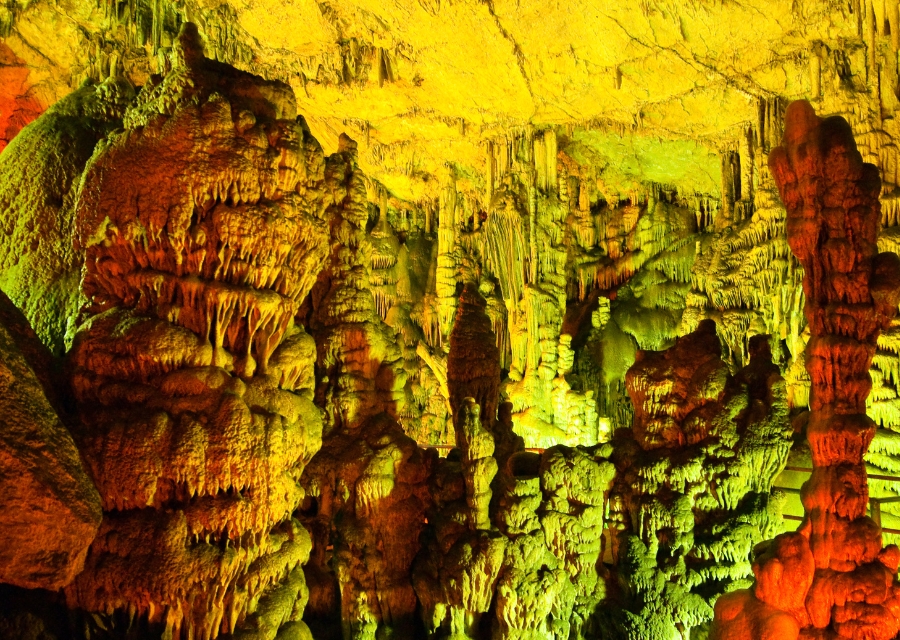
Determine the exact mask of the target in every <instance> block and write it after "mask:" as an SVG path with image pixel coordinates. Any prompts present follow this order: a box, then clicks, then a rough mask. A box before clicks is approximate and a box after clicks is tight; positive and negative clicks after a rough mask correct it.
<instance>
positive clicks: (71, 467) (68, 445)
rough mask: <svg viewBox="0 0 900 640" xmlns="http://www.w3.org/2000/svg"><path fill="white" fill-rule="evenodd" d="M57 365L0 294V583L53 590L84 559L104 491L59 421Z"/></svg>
mask: <svg viewBox="0 0 900 640" xmlns="http://www.w3.org/2000/svg"><path fill="white" fill-rule="evenodd" d="M53 367H54V363H53V361H52V360H51V357H50V354H49V353H48V352H47V350H46V347H44V346H43V345H42V344H41V343H40V342H39V341H38V339H37V337H36V336H35V334H34V332H33V331H32V330H31V329H30V327H29V326H28V322H27V321H26V320H25V318H24V317H23V316H22V314H21V312H20V311H19V310H18V309H16V308H15V306H13V304H12V302H11V301H10V300H9V298H7V297H6V296H5V295H2V294H0V374H2V375H0V379H2V382H0V384H2V385H3V394H2V396H3V400H2V403H0V412H2V414H3V428H2V429H0V536H2V537H3V540H4V544H3V546H2V548H0V582H8V583H11V584H15V585H19V586H22V587H29V588H43V589H51V590H56V589H60V588H62V587H64V586H66V585H68V584H69V583H70V582H72V580H73V579H74V578H75V576H76V575H77V574H78V572H80V571H81V569H82V567H83V566H84V561H85V556H86V555H87V550H88V545H90V543H91V541H92V540H93V539H94V536H95V535H96V534H97V529H98V527H99V526H100V497H99V496H98V495H97V490H96V489H95V488H94V485H93V483H92V482H91V480H90V478H89V477H88V475H87V473H86V472H85V469H84V466H83V464H82V461H81V457H80V456H79V454H78V450H77V449H76V448H75V443H74V442H73V441H72V436H71V435H70V434H69V431H68V429H67V428H66V426H65V425H64V424H63V422H62V421H61V420H60V415H59V413H58V411H59V409H60V405H59V403H58V400H59V399H58V396H57V395H56V387H55V384H56V383H57V382H58V378H57V377H56V376H55V375H54V370H53Z"/></svg>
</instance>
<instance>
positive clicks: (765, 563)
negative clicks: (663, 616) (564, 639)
mask: <svg viewBox="0 0 900 640" xmlns="http://www.w3.org/2000/svg"><path fill="white" fill-rule="evenodd" d="M769 165H770V167H771V170H772V174H773V176H774V178H775V181H776V182H777V184H778V188H779V190H780V192H781V198H782V200H783V201H784V204H785V207H786V208H787V212H788V219H787V233H788V242H789V243H790V246H791V250H792V251H793V252H794V254H795V255H796V256H797V258H798V259H799V260H800V262H801V264H802V265H803V268H804V270H805V276H804V279H803V290H804V293H805V295H806V307H805V313H806V319H807V321H808V322H809V326H810V333H811V338H810V341H809V344H808V346H807V350H806V366H807V370H808V371H809V374H810V377H811V379H812V390H811V394H810V419H809V426H808V428H807V438H808V440H809V445H810V449H811V452H812V460H813V467H814V468H813V472H812V476H811V477H810V479H809V481H808V482H807V483H806V484H805V485H804V487H803V490H802V493H801V497H802V501H803V506H804V510H805V513H806V517H805V519H804V521H803V523H802V525H801V526H800V528H799V530H798V532H797V533H790V534H784V535H782V536H779V537H778V538H776V539H775V540H774V541H773V542H771V543H770V544H769V545H768V547H767V548H766V549H765V551H764V552H763V553H762V554H761V555H759V557H758V558H757V559H756V562H755V564H754V572H755V573H756V586H755V587H754V589H753V590H752V591H739V592H736V593H733V594H730V595H728V596H725V597H723V598H721V599H720V600H719V602H718V603H717V605H716V625H715V627H714V630H713V632H712V634H711V638H714V639H716V640H736V639H744V638H748V639H749V638H776V637H777V638H783V639H785V640H790V639H792V638H798V637H800V638H810V639H811V638H852V639H853V640H889V639H890V638H894V637H895V636H896V635H897V633H898V631H900V583H898V582H897V565H898V561H900V551H898V549H897V547H896V546H894V545H888V546H887V547H883V546H882V542H881V531H880V528H879V527H878V526H877V525H876V524H875V522H874V521H872V520H871V519H870V518H869V517H868V516H867V515H866V508H867V504H868V484H867V478H866V469H865V465H864V463H863V454H864V453H865V452H866V449H867V448H868V446H869V443H870V442H871V440H872V437H873V435H874V432H875V424H874V423H873V422H872V420H871V419H870V418H869V417H868V416H866V413H865V412H866V397H867V396H868V394H869V390H870V389H871V385H872V383H871V380H870V378H869V374H868V370H869V366H870V365H871V362H872V357H873V355H874V353H875V346H876V340H877V338H878V335H879V333H880V332H881V331H882V330H883V329H885V328H887V326H888V325H889V323H890V320H891V318H892V317H893V316H894V314H895V313H896V310H897V303H898V299H900V260H898V258H897V256H895V255H892V254H884V253H882V254H879V253H877V247H876V240H877V235H878V229H879V226H880V220H881V211H880V209H881V207H880V204H879V201H878V195H879V192H880V189H881V181H880V179H879V177H878V171H877V169H876V168H875V167H874V166H873V165H870V164H864V163H863V162H862V159H861V157H860V154H859V152H858V151H857V148H856V143H855V142H854V139H853V134H852V132H851V131H850V126H849V125H848V124H847V122H846V121H845V120H844V119H843V118H840V117H831V118H826V119H820V118H819V117H817V116H816V114H815V112H814V111H813V109H812V107H811V106H810V105H809V103H807V102H805V101H801V102H795V103H793V104H791V106H790V107H788V110H787V112H786V114H785V132H784V139H783V142H782V146H781V147H778V148H777V149H775V150H773V151H772V153H771V155H770V156H769Z"/></svg>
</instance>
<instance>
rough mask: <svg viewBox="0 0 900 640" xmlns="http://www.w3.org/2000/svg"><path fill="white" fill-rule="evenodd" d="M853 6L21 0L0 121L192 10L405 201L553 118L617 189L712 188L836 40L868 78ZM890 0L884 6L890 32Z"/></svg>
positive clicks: (805, 90) (213, 50)
mask: <svg viewBox="0 0 900 640" xmlns="http://www.w3.org/2000/svg"><path fill="white" fill-rule="evenodd" d="M858 5H859V3H858V2H849V3H848V2H830V1H827V2H821V1H818V2H813V1H810V0H806V1H792V2H787V1H770V0H751V1H748V2H731V1H724V2H722V1H693V2H692V1H679V2H674V1H667V2H654V1H650V0H647V1H641V2H589V1H583V0H582V1H579V0H576V1H573V2H565V3H547V2H544V1H543V0H515V1H511V0H510V1H507V0H493V1H487V2H474V1H473V2H455V1H454V2H449V1H447V0H443V1H442V0H415V1H414V0H399V1H395V2H381V1H378V0H376V1H369V2H349V1H330V2H314V1H312V0H289V1H287V2H274V1H272V0H233V1H231V2H215V1H210V0H187V1H186V2H169V0H160V1H158V2H152V3H149V4H148V5H144V4H141V0H130V1H127V2H124V1H123V2H119V3H118V4H117V6H115V7H113V6H112V5H111V4H110V3H109V2H107V1H106V0H103V1H102V2H100V3H99V4H95V3H94V2H93V1H91V0H58V1H57V0H35V1H33V2H12V3H11V4H8V5H7V7H6V8H5V9H2V8H0V24H2V25H4V26H5V31H7V32H8V36H7V37H6V38H5V39H4V40H3V44H2V45H0V47H2V49H0V54H2V55H3V58H4V60H3V66H2V67H0V81H2V82H3V86H4V91H3V93H4V94H7V96H16V97H15V98H14V99H13V100H14V101H15V103H14V104H11V105H9V106H8V107H7V109H6V111H7V114H6V120H7V122H6V123H0V125H2V124H6V128H7V129H11V130H13V131H14V130H15V126H16V121H23V120H24V121H27V120H29V119H32V118H33V117H34V115H36V114H37V113H39V112H40V111H42V110H43V109H45V108H46V107H47V106H49V105H50V104H52V103H53V102H55V101H56V100H58V99H59V98H61V97H62V96H64V95H66V94H67V93H68V92H70V91H71V90H73V89H74V88H76V87H77V86H78V85H79V83H80V82H81V81H83V80H84V79H85V78H92V79H94V80H101V79H102V78H104V77H106V76H107V75H109V73H110V67H111V66H112V67H113V68H114V70H116V71H120V72H124V74H125V75H126V76H127V77H128V78H129V80H130V81H131V82H132V83H133V84H134V85H136V86H140V85H143V84H144V83H145V82H146V80H147V77H148V75H149V74H150V73H153V72H156V71H160V70H161V69H159V65H160V63H161V62H160V61H161V60H163V59H164V58H163V56H161V55H159V52H160V50H162V51H165V50H167V48H168V47H170V46H171V44H172V39H173V37H174V34H175V33H177V26H178V24H179V23H180V22H182V21H184V20H191V21H194V22H196V23H197V24H198V25H199V28H200V32H201V35H202V36H203V38H204V41H205V46H206V53H207V55H209V56H210V57H215V58H217V59H219V60H221V61H223V62H227V63H229V64H232V65H234V66H236V67H238V68H240V69H243V70H247V71H250V72H252V73H254V74H258V75H261V76H263V77H266V78H269V79H278V80H282V81H285V82H287V83H288V84H290V86H291V87H292V88H293V90H294V93H295V95H296V99H297V104H298V111H299V113H301V114H303V115H304V116H305V118H306V120H307V122H308V124H309V126H310V128H311V130H312V132H313V134H314V135H315V136H316V138H317V139H318V140H319V141H320V142H321V144H322V145H323V147H324V148H325V150H326V152H333V151H334V150H335V149H336V148H337V142H338V136H339V135H340V134H341V133H343V132H346V133H347V134H348V135H350V136H351V137H352V138H353V139H355V140H356V141H357V143H358V144H359V146H360V166H361V167H362V168H363V169H364V170H365V171H366V173H367V174H368V175H369V176H370V177H371V178H372V179H374V180H376V181H377V182H379V183H380V184H381V185H383V186H384V187H385V188H386V189H387V191H388V192H389V193H390V194H391V195H392V196H395V197H397V198H399V199H401V200H405V201H410V202H421V201H423V200H426V199H429V198H434V197H435V196H436V195H437V193H438V190H439V186H438V185H439V184H440V178H441V176H442V175H445V174H446V173H447V172H448V170H449V171H450V172H452V173H453V175H454V176H455V177H456V178H457V179H458V180H459V182H460V185H459V188H460V189H461V190H463V191H469V192H471V193H472V194H473V195H474V194H481V193H483V192H484V182H485V177H484V176H485V173H486V158H487V153H486V145H487V143H488V141H497V140H502V139H505V138H507V137H509V136H514V135H515V134H516V132H521V131H525V130H527V129H528V128H547V127H553V128H556V129H557V130H558V133H559V135H560V136H561V140H560V148H561V149H563V150H564V151H567V152H569V151H570V152H571V154H572V155H573V156H575V157H576V158H577V159H587V160H590V161H591V163H592V164H593V165H594V166H596V167H600V170H599V171H598V180H599V182H600V184H598V188H599V191H600V192H601V193H602V194H605V195H606V197H607V199H609V197H610V196H612V197H615V196H616V195H622V196H626V197H627V195H628V194H629V193H630V192H632V191H634V190H635V189H636V188H639V187H640V186H641V185H646V184H663V185H670V186H672V187H674V188H676V189H679V190H680V191H681V192H683V193H691V192H696V193H703V194H707V195H710V196H717V195H719V190H720V182H721V176H720V163H719V160H718V157H717V155H718V154H717V152H718V151H719V150H721V148H722V147H723V146H727V145H730V144H734V143H735V141H736V140H737V139H738V138H739V136H740V133H739V132H740V130H741V129H742V127H747V126H748V125H749V124H751V123H754V122H756V121H757V120H758V119H759V112H760V109H759V101H760V100H765V99H772V98H778V97H781V98H788V99H791V98H796V97H800V96H804V95H808V94H809V92H810V90H811V82H812V80H811V78H812V71H811V69H813V68H815V69H818V67H820V66H824V65H826V64H827V60H828V59H829V57H834V56H835V55H837V54H840V55H841V56H843V57H847V58H848V59H849V66H850V73H852V74H857V75H859V74H862V75H863V76H865V75H866V73H867V71H866V64H865V49H864V47H862V42H863V37H864V31H865V28H864V27H865V25H863V22H864V21H865V19H866V18H865V11H864V9H861V7H860V6H858ZM884 6H885V5H884V3H875V4H874V7H873V11H874V12H875V14H876V15H874V16H873V18H874V22H875V24H876V27H875V28H876V30H878V31H879V32H885V31H886V30H889V26H888V27H885V26H883V25H885V24H886V23H887V24H888V25H889V24H890V19H891V16H889V15H887V14H886V13H885V11H886V10H885V8H884ZM888 6H890V3H888ZM887 11H888V13H889V12H890V10H887ZM878 25H882V27H881V29H879V28H878ZM812 58H817V59H821V61H819V62H814V61H813V60H812ZM862 81H863V82H865V78H863V80H862ZM851 84H852V80H851ZM5 100H6V101H7V102H10V101H11V99H10V98H9V97H7V98H5ZM3 107H4V105H2V104H0V112H2V111H3V110H4V109H3ZM10 112H12V115H11V116H10ZM30 114H34V115H31V117H30V118H29V115H30ZM0 118H3V116H2V115H0ZM10 118H12V120H13V122H12V123H9V122H8V120H9V119H10ZM0 137H3V136H2V135H0ZM9 137H10V136H9V135H8V134H7V136H6V138H7V139H8V138H9ZM485 207H486V205H485Z"/></svg>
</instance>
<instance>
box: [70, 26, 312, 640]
mask: <svg viewBox="0 0 900 640" xmlns="http://www.w3.org/2000/svg"><path fill="white" fill-rule="evenodd" d="M160 113H163V114H165V115H160ZM293 117H294V112H293V105H292V101H291V100H290V99H289V97H288V94H287V93H286V91H285V88H284V87H283V86H281V85H278V84H276V83H267V82H265V81H263V80H261V79H258V78H255V77H253V76H250V75H247V74H243V73H241V72H238V71H236V70H233V69H230V68H227V67H222V66H218V65H215V64H213V63H211V62H209V61H208V60H206V59H205V58H204V57H203V54H202V49H201V48H200V45H199V41H198V38H197V34H196V30H195V29H194V28H193V26H192V25H187V26H186V27H185V29H184V30H183V31H182V34H181V36H180V39H179V42H178V45H177V46H176V47H175V49H174V50H173V53H172V70H171V71H170V72H169V74H167V75H166V76H165V78H162V79H160V80H159V81H157V83H156V84H154V85H150V86H147V87H145V88H144V90H143V91H142V92H141V93H140V94H139V95H138V97H137V99H136V101H135V103H133V104H132V105H131V106H130V107H129V108H128V110H127V111H126V113H125V126H126V131H125V132H122V133H120V134H117V135H113V136H111V137H110V138H109V139H108V140H107V142H106V144H105V145H104V146H103V147H102V152H101V153H97V154H95V155H94V157H93V158H92V159H91V162H90V163H89V166H88V168H87V170H86V172H85V175H84V177H83V178H82V183H81V190H80V192H79V196H78V204H77V207H76V221H75V226H76V233H77V239H78V247H79V248H80V249H81V250H82V251H83V252H84V255H85V276H84V279H83V284H82V287H83V292H84V294H85V295H86V296H87V297H88V300H89V306H88V308H87V319H86V322H85V323H84V324H83V325H82V326H81V327H80V328H79V331H78V333H77V335H76V336H75V343H74V347H73V350H72V353H71V356H70V359H71V365H72V369H73V380H72V384H73V387H74V393H75V399H76V401H77V403H78V417H79V421H80V424H79V425H78V428H76V429H75V438H76V441H77V442H78V445H79V448H80V451H81V453H82V455H83V456H84V459H85V462H86V464H87V467H88V470H89V472H90V474H91V476H92V478H93V480H94V482H95V483H96V484H97V487H98V489H99V492H100V499H101V503H102V505H103V509H104V511H105V514H106V515H105V518H104V521H103V524H102V526H101V528H100V531H99V534H98V536H97V538H96V539H95V540H94V542H93V544H92V545H91V548H90V551H89V553H88V558H87V562H86V566H85V570H84V572H83V573H81V574H80V575H79V576H78V577H77V578H76V580H75V582H74V583H73V584H72V585H71V586H70V587H69V588H68V589H67V590H66V597H67V600H68V601H69V603H70V604H71V605H72V606H76V607H79V608H82V609H84V610H86V611H89V612H93V618H92V621H93V623H92V624H94V625H95V626H96V627H97V628H98V629H103V628H116V627H117V626H118V625H119V624H121V619H120V618H117V617H116V612H126V611H129V612H131V616H132V617H134V616H135V615H138V617H139V619H140V622H139V625H144V626H145V627H147V628H152V627H153V626H155V625H160V626H163V627H164V628H165V633H166V634H167V636H168V637H172V638H178V637H203V638H214V637H217V636H219V634H220V633H223V632H224V633H232V634H233V636H234V637H247V638H250V637H253V638H266V639H269V640H273V639H274V638H275V636H276V635H277V634H279V629H281V628H282V627H291V628H295V629H302V628H305V627H304V625H303V623H302V622H301V617H302V613H303V611H302V606H298V607H295V606H294V601H295V596H296V594H297V593H299V592H301V591H304V590H305V586H303V576H302V570H300V569H298V565H300V564H302V563H304V562H305V561H306V559H307V557H308V556H309V552H310V538H309V534H308V533H307V532H306V530H305V529H303V527H302V526H300V524H299V523H298V522H297V520H296V519H294V518H293V515H292V514H293V512H294V510H295V509H296V508H297V507H298V506H299V505H300V503H301V502H302V500H303V490H302V489H301V487H300V486H299V484H298V483H297V479H298V478H299V476H300V474H301V473H302V471H303V468H304V466H305V465H306V463H307V462H309V459H310V458H311V457H312V455H313V454H314V453H315V451H316V450H317V449H318V448H319V445H320V437H321V436H320V434H321V425H322V419H321V412H320V410H319V409H318V408H317V407H315V406H314V405H313V403H312V399H311V396H312V385H311V382H312V380H313V377H312V375H311V371H307V370H311V368H312V364H313V363H312V361H311V360H310V359H308V358H307V359H306V360H305V361H296V360H293V359H292V358H285V357H284V353H283V350H285V349H291V350H293V351H292V355H293V356H302V355H304V354H306V355H307V356H309V355H311V353H312V350H311V349H308V348H300V347H299V345H303V344H307V345H308V341H309V337H308V336H306V335H305V334H304V333H303V331H302V329H299V328H297V327H295V326H294V323H293V314H294V309H295V304H296V300H297V299H298V298H299V297H302V296H305V294H306V292H307V291H308V289H309V287H310V286H311V285H312V281H311V279H310V278H309V274H308V273H307V272H306V271H307V269H312V270H313V271H315V270H318V269H319V268H320V267H321V264H322V258H323V256H324V246H322V245H323V244H324V243H323V240H324V238H322V237H321V235H317V233H316V231H315V229H316V227H317V226H318V225H319V224H320V223H321V220H322V214H323V207H322V206H321V205H316V204H315V203H316V202H317V201H318V202H321V201H322V200H323V199H324V190H323V186H324V185H323V183H324V176H323V175H322V172H321V167H322V154H321V150H320V149H319V148H318V147H317V145H315V143H314V142H312V141H311V140H310V138H309V134H308V132H307V131H306V130H304V128H303V127H302V126H301V125H300V124H299V123H297V122H296V121H295V120H294V119H293ZM151 120H152V122H151ZM204 131H205V132H207V133H205V134H204V133H203V132H204ZM217 159H218V163H217V162H216V160H217ZM136 170H139V171H140V178H137V176H136V175H135V173H134V172H135V171H136ZM298 190H299V191H301V192H302V193H303V196H302V197H301V196H300V195H299V194H298V193H297V192H298ZM302 211H308V212H310V213H302ZM164 229H165V233H163V230H164ZM289 594H294V596H291V595H289ZM283 598H289V599H290V601H291V604H290V606H285V605H283V604H277V603H278V602H279V601H280V600H281V599H283ZM271 607H280V608H281V610H282V612H281V613H280V614H278V615H272V614H270V613H269V610H270V608H271ZM129 624H130V623H129ZM251 629H255V631H251Z"/></svg>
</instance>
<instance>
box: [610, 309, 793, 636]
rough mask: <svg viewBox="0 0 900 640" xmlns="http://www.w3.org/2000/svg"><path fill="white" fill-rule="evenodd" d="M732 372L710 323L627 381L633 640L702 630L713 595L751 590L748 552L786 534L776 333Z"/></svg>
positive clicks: (622, 550)
mask: <svg viewBox="0 0 900 640" xmlns="http://www.w3.org/2000/svg"><path fill="white" fill-rule="evenodd" d="M750 350H751V357H750V362H749V364H748V365H747V366H746V367H744V368H743V369H742V370H741V371H739V372H738V373H737V375H735V376H732V375H730V374H729V372H728V367H727V366H726V364H725V363H724V362H723V361H722V359H721V357H720V356H721V347H720V343H719V338H718V337H717V336H716V330H715V324H714V323H713V322H712V321H711V320H705V321H703V322H701V323H700V325H699V327H698V328H697V330H696V331H694V332H693V333H690V334H688V335H686V336H684V337H681V338H678V340H677V341H676V342H675V345H674V346H673V347H672V348H671V349H668V350H666V351H660V352H640V353H639V354H638V358H637V362H636V363H635V364H634V366H633V367H631V369H629V370H628V374H627V375H626V386H627V389H628V393H629V395H630V396H631V398H632V401H633V402H634V409H635V419H634V426H633V429H632V430H631V431H626V430H622V431H620V432H619V433H618V434H617V437H616V439H614V440H613V446H614V450H615V453H614V457H613V459H614V460H615V462H616V466H617V476H616V482H615V488H614V490H613V497H612V500H613V504H614V505H617V507H618V508H617V511H619V514H618V515H619V519H620V521H619V528H620V529H622V531H621V532H620V533H619V536H618V540H617V547H618V551H617V552H618V559H619V572H620V580H621V581H622V583H623V585H625V589H626V592H627V599H626V601H625V608H626V610H627V611H629V614H628V615H627V616H626V618H625V623H624V625H623V626H624V627H625V629H626V637H629V638H634V639H635V640H637V639H638V638H671V637H677V634H683V633H685V632H688V633H689V632H690V629H692V628H694V627H698V626H701V625H705V623H707V622H709V620H710V619H711V618H712V609H711V607H710V605H709V604H708V603H709V601H710V600H711V599H712V598H715V597H717V596H719V595H721V594H722V593H724V592H726V591H729V590H731V589H734V588H735V587H739V586H742V584H743V583H745V582H746V579H747V578H748V577H749V576H750V553H751V550H752V549H753V547H754V546H755V545H756V544H757V543H759V542H760V541H761V540H763V539H765V538H766V537H768V536H769V535H771V534H773V533H776V532H778V531H779V530H780V519H781V504H780V503H779V501H778V500H777V499H776V498H774V497H772V496H771V495H770V492H771V489H772V485H773V482H774V481H775V478H776V476H777V475H778V474H779V473H780V472H781V471H782V470H783V469H784V466H785V463H786V462H787V456H788V452H789V450H790V446H791V436H792V433H793V431H792V429H791V426H790V423H789V421H788V408H787V402H786V397H785V384H784V380H783V379H782V377H781V375H780V374H779V371H778V367H777V366H775V365H774V364H773V363H772V360H771V355H770V353H769V342H768V337H766V336H758V337H756V338H753V339H752V340H751V344H750Z"/></svg>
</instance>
